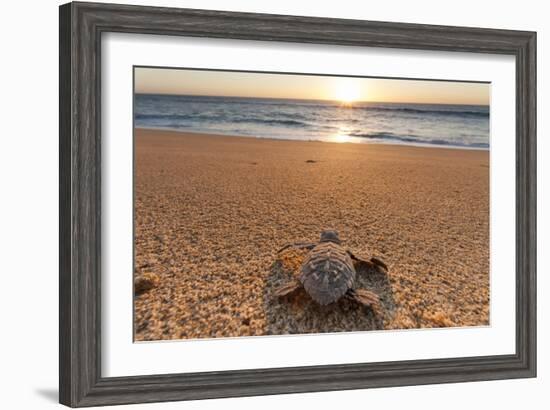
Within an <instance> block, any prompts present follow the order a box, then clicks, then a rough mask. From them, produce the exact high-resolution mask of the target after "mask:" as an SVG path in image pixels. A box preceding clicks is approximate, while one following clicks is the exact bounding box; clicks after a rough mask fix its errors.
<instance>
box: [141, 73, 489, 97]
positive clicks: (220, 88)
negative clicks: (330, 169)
mask: <svg viewBox="0 0 550 410" xmlns="http://www.w3.org/2000/svg"><path fill="white" fill-rule="evenodd" d="M135 91H136V92H138V93H156V94H181V95H212V96H238V97H263V98H296V99H317V100H343V101H347V100H349V101H375V102H402V103H404V102H411V103H431V104H481V105H488V104H489V99H490V84H487V83H468V82H450V81H425V80H401V79H399V80H397V79H396V80H394V79H380V78H353V77H332V76H322V75H295V74H265V73H244V72H231V71H209V70H188V69H165V68H141V67H136V68H135Z"/></svg>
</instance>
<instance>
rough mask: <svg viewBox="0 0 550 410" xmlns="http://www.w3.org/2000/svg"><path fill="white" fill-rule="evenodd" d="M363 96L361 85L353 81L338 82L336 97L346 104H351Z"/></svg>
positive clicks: (335, 90)
mask: <svg viewBox="0 0 550 410" xmlns="http://www.w3.org/2000/svg"><path fill="white" fill-rule="evenodd" d="M360 95H361V92H360V88H359V85H358V84H357V83H356V82H355V81H353V80H345V81H338V82H337V83H336V84H335V87H334V97H335V99H336V100H338V101H341V102H342V103H344V104H351V103H353V102H355V101H357V100H358V99H359V97H360Z"/></svg>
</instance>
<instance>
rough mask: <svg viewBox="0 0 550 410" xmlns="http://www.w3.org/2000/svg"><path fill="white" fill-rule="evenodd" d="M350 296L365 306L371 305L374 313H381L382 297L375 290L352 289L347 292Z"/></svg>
mask: <svg viewBox="0 0 550 410" xmlns="http://www.w3.org/2000/svg"><path fill="white" fill-rule="evenodd" d="M346 296H347V297H348V298H350V299H351V300H353V301H354V302H357V303H359V304H361V305H363V306H366V307H370V308H371V309H372V311H373V312H374V314H376V315H379V314H380V313H381V305H380V298H379V297H378V295H377V294H376V293H374V292H371V291H370V290H366V289H350V290H349V291H348V293H347V294H346Z"/></svg>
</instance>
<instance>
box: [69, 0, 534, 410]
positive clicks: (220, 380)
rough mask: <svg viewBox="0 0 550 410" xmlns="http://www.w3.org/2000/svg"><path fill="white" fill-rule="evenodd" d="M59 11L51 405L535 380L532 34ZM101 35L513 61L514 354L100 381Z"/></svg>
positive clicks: (95, 8)
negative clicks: (55, 365) (56, 361)
mask: <svg viewBox="0 0 550 410" xmlns="http://www.w3.org/2000/svg"><path fill="white" fill-rule="evenodd" d="M59 11H60V37H59V41H60V58H59V64H60V91H59V92H60V118H59V121H60V137H59V138H60V142H59V144H60V163H59V165H60V174H59V183H60V191H59V192H60V198H59V202H60V228H59V229H60V239H59V240H60V247H59V249H60V255H59V258H60V276H59V290H60V301H59V303H60V310H59V315H60V317H59V319H60V332H59V341H60V355H59V357H60V369H59V370H60V377H59V389H60V394H59V397H60V402H61V403H63V404H65V405H68V406H72V407H81V406H94V405H112V404H124V403H144V402H156V401H171V400H192V399H205V398H217V397H235V396H252V395H266V394H281V393H299V392H313V391H327V390H343V389H361V388H370V387H388V386H404V385H420V384H430V383H450V382H464V381H479V380H496V379H510V378H525V377H535V375H536V278H535V270H536V33H534V32H527V31H509V30H494V29H480V28H465V27H445V26H433V25H417V24H402V23H383V22H371V21H358V20H343V19H327V18H313V17H295V16H282V15H266V14H249V13H232V12H218V11H206V10H189V9H171V8H157V7H143V6H122V5H112V4H94V3H69V4H65V5H63V6H61V7H60V10H59ZM107 32H124V33H139V34H158V35H177V36H193V37H213V38H228V39H245V40H261V41H282V42H294V43H315V44H333V45H349V46H364V47H366V46H368V47H387V48H399V49H419V50H440V51H460V52H474V53H491V54H508V55H512V56H515V59H516V124H517V125H516V198H517V199H516V233H517V237H516V252H517V256H516V260H517V262H516V266H515V269H516V306H517V307H516V352H515V354H509V355H498V356H482V357H468V358H450V359H433V360H414V361H398V362H378V363H356V364H344V365H329V366H310V367H290V368H275V369H258V370H237V371H216V372H204V373H186V374H153V375H143V376H132V377H112V378H106V377H102V376H101V360H100V358H101V334H100V329H101V326H100V324H101V323H100V320H101V314H100V311H101V304H100V295H101V282H100V278H101V272H100V267H101V177H102V176H101V148H100V147H101V126H100V124H101V103H100V101H101V96H100V92H101V91H100V90H101V88H100V81H101V77H100V74H101V69H100V68H101V35H102V34H103V33H107ZM507 182H509V181H507ZM511 268H512V267H511Z"/></svg>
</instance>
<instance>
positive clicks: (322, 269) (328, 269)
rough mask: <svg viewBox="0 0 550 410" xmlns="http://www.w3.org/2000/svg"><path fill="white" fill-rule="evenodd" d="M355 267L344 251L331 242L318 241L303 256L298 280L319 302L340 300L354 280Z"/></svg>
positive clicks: (325, 303) (324, 303) (326, 302)
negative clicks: (304, 256)
mask: <svg viewBox="0 0 550 410" xmlns="http://www.w3.org/2000/svg"><path fill="white" fill-rule="evenodd" d="M355 275H356V273H355V268H354V266H353V261H352V260H351V258H350V256H349V254H348V253H347V251H346V250H345V249H344V248H343V247H342V246H341V245H339V244H337V243H334V242H321V243H319V244H318V245H316V246H315V247H314V248H313V249H312V250H311V251H310V253H309V254H308V255H307V256H306V258H305V260H304V263H303V264H302V269H301V274H300V282H302V284H303V285H304V288H305V290H306V292H307V293H308V294H309V295H310V296H311V297H312V299H313V300H315V301H316V302H317V303H319V304H320V305H328V304H329V303H332V302H336V301H337V300H338V299H340V298H341V297H342V296H343V295H344V294H345V293H346V292H347V291H348V290H349V289H350V288H351V287H352V286H353V284H354V283H355Z"/></svg>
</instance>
